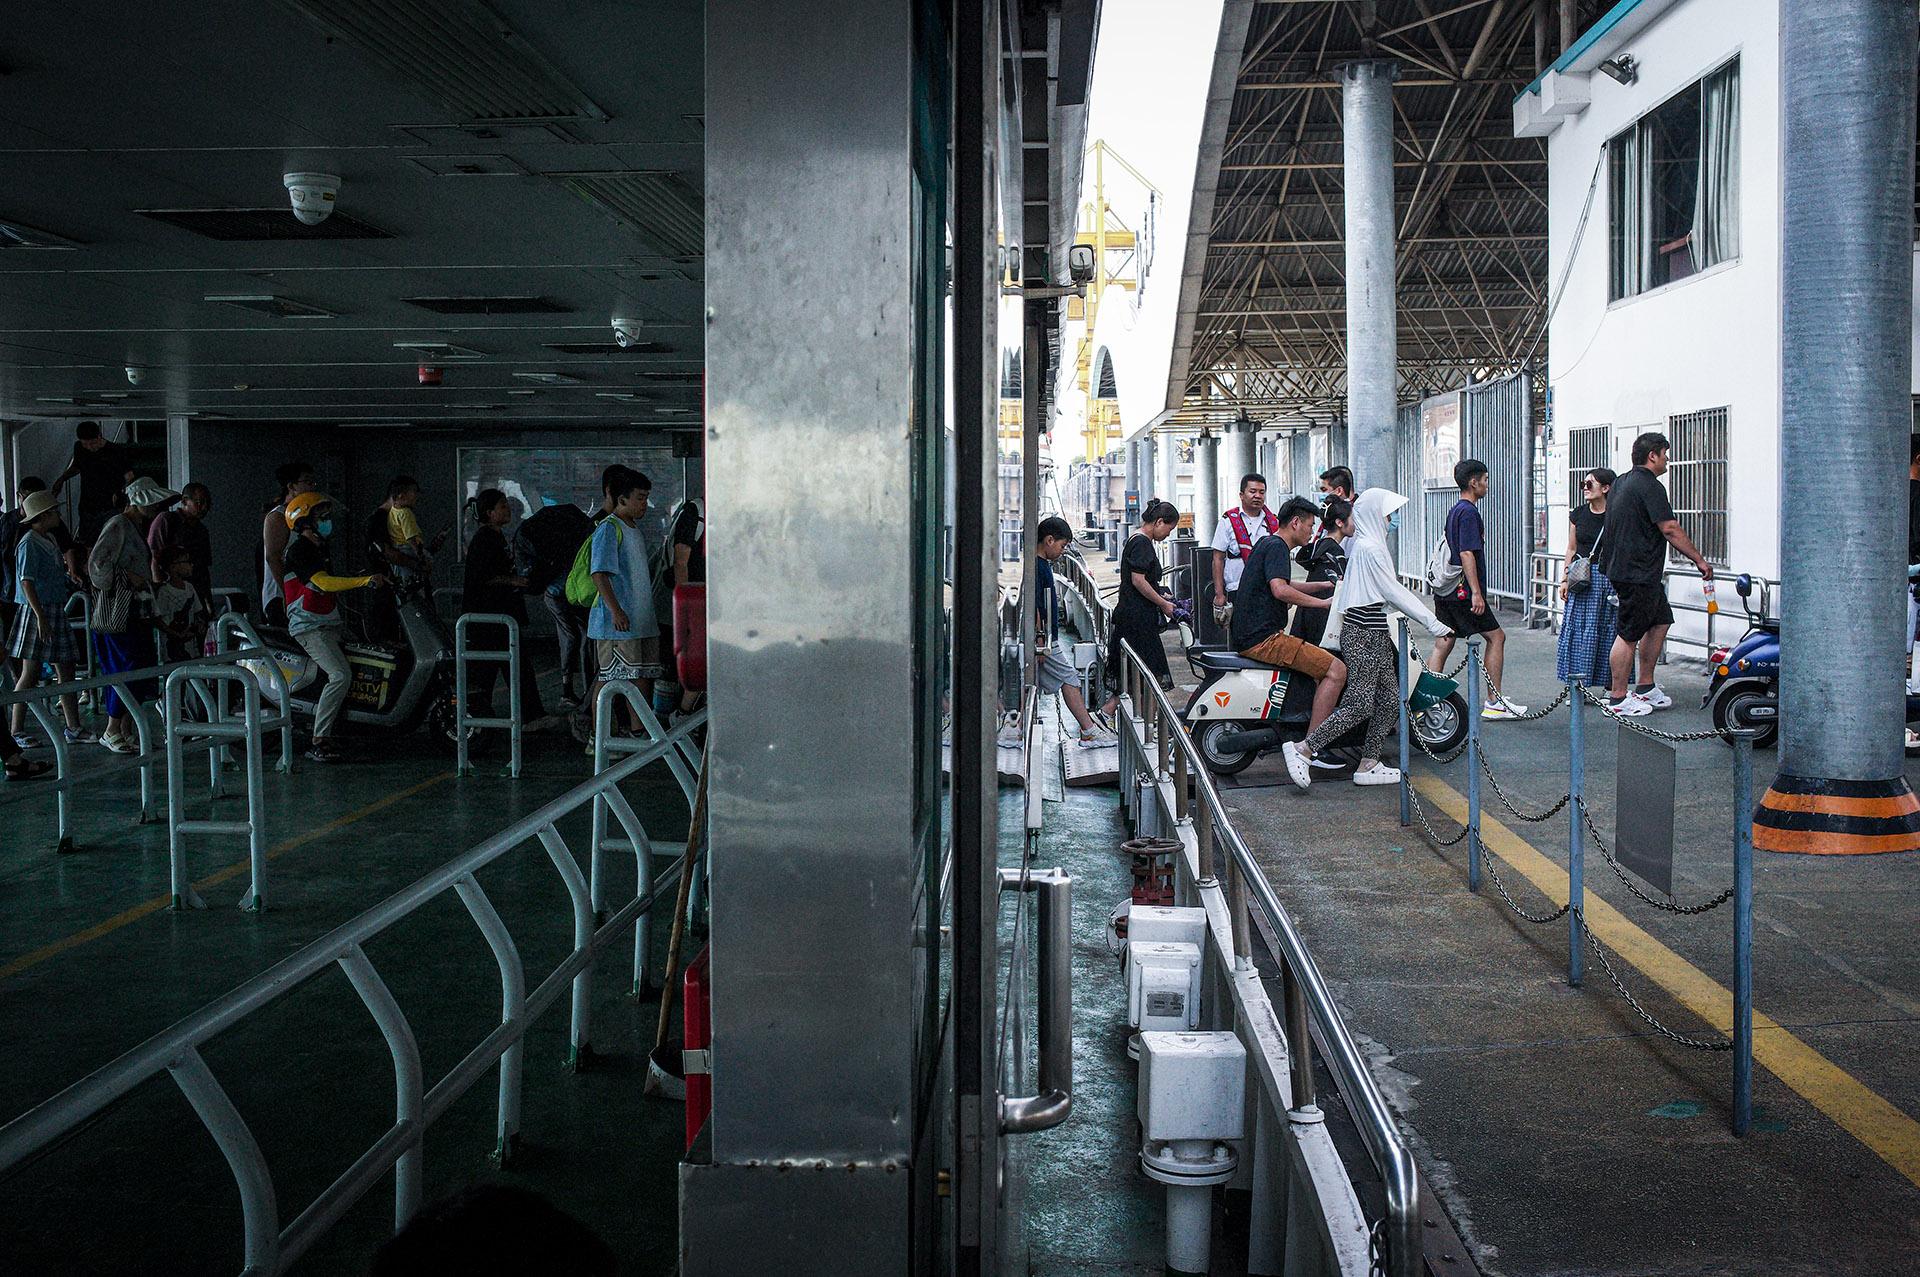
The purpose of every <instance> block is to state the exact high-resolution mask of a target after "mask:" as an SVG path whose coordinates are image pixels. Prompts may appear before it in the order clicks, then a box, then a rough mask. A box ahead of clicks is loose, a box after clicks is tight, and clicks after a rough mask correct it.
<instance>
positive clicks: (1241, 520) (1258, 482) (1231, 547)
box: [1213, 474, 1280, 625]
mask: <svg viewBox="0 0 1920 1277" xmlns="http://www.w3.org/2000/svg"><path fill="white" fill-rule="evenodd" d="M1279 530H1280V521H1279V520H1278V519H1276V518H1274V517H1273V511H1271V510H1269V509H1267V481H1266V479H1265V478H1264V477H1263V476H1261V475H1257V474H1246V475H1242V476H1240V504H1239V505H1237V506H1233V507H1232V508H1230V509H1229V510H1228V511H1227V512H1226V513H1225V514H1224V515H1222V516H1221V517H1220V522H1219V524H1218V525H1217V526H1216V527H1215V528H1214V530H1213V550H1214V554H1213V619H1214V620H1215V621H1217V622H1219V623H1220V624H1221V625H1225V624H1226V623H1227V621H1228V620H1229V619H1230V618H1231V617H1232V615H1233V592H1234V591H1235V590H1237V589H1239V588H1240V573H1241V572H1242V571H1243V570H1244V568H1245V566H1246V561H1247V555H1248V554H1249V553H1251V552H1252V550H1253V547H1254V545H1255V544H1257V543H1258V542H1259V540H1260V538H1261V537H1268V536H1272V535H1273V534H1274V533H1276V532H1278V531H1279Z"/></svg>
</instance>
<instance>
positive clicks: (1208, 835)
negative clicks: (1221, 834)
mask: <svg viewBox="0 0 1920 1277" xmlns="http://www.w3.org/2000/svg"><path fill="white" fill-rule="evenodd" d="M1194 797H1195V799H1196V800H1197V801H1196V805H1195V811H1194V817H1193V841H1194V849H1193V850H1194V856H1193V858H1194V862H1195V864H1196V865H1197V866H1198V868H1199V870H1200V879H1199V882H1198V883H1197V884H1196V885H1198V886H1202V887H1210V886H1213V885H1214V875H1213V803H1212V802H1211V801H1210V800H1209V799H1208V798H1207V791H1206V789H1205V788H1204V787H1203V788H1201V790H1200V791H1199V792H1198V793H1197V794H1195V795H1194Z"/></svg>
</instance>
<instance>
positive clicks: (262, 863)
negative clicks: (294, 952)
mask: <svg viewBox="0 0 1920 1277" xmlns="http://www.w3.org/2000/svg"><path fill="white" fill-rule="evenodd" d="M216 686H217V684H216ZM242 691H243V693H244V695H245V701H244V702H243V703H244V705H245V710H244V712H245V714H246V716H247V718H246V723H245V727H246V731H247V742H246V743H247V859H248V862H249V863H250V864H251V866H252V870H253V883H252V885H251V886H249V887H248V888H247V894H246V895H245V896H243V897H242V898H241V900H240V907H241V908H242V909H248V910H252V911H253V912H254V913H263V912H265V911H266V908H267V791H266V759H265V757H264V756H263V755H264V754H265V750H264V749H263V748H262V747H261V741H260V685H259V684H258V683H256V682H254V681H253V680H252V679H251V678H249V679H248V680H247V681H246V682H245V683H244V684H242Z"/></svg>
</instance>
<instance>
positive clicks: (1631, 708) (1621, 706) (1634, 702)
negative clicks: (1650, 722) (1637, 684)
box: [1607, 692, 1653, 718]
mask: <svg viewBox="0 0 1920 1277" xmlns="http://www.w3.org/2000/svg"><path fill="white" fill-rule="evenodd" d="M1607 713H1609V714H1612V715H1613V716H1614V717H1615V718H1645V717H1646V716H1647V715H1648V714H1651V713H1653V706H1652V705H1650V704H1648V703H1647V702H1646V701H1645V700H1643V699H1641V697H1640V696H1639V695H1638V694H1637V693H1634V692H1628V693H1627V697H1626V699H1625V700H1623V701H1620V702H1619V703H1617V704H1616V703H1615V702H1613V701H1608V702H1607Z"/></svg>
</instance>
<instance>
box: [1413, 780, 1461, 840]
mask: <svg viewBox="0 0 1920 1277" xmlns="http://www.w3.org/2000/svg"><path fill="white" fill-rule="evenodd" d="M1407 797H1408V798H1411V799H1412V800H1413V814H1414V816H1415V818H1417V819H1418V820H1419V821H1420V827H1421V828H1422V829H1424V830H1426V831H1427V840H1428V841H1429V842H1431V843H1432V844H1433V845H1434V846H1436V847H1440V848H1446V847H1457V846H1459V845H1460V844H1461V843H1463V842H1465V841H1466V840H1467V827H1466V826H1465V825H1462V826H1460V832H1459V833H1457V834H1455V835H1454V836H1453V837H1451V838H1444V839H1443V838H1441V837H1440V834H1439V831H1437V830H1436V829H1434V827H1433V822H1431V821H1429V820H1428V819H1427V809H1426V808H1425V807H1423V806H1421V804H1420V795H1419V794H1416V793H1415V792H1413V790H1412V789H1408V790H1407Z"/></svg>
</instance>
